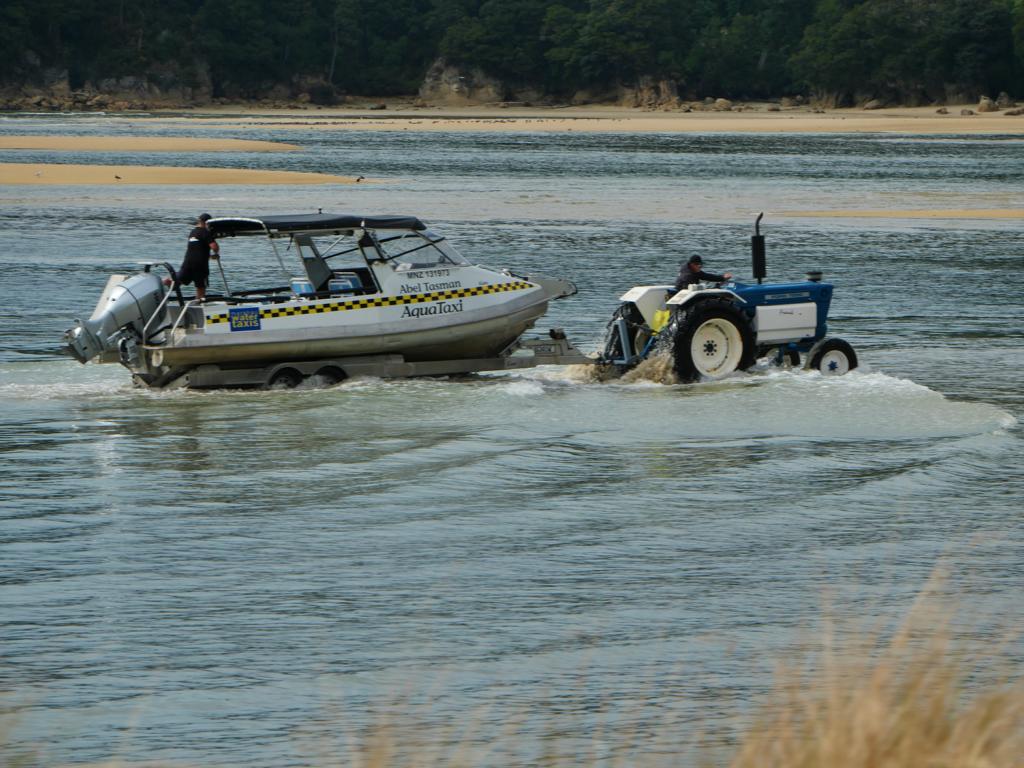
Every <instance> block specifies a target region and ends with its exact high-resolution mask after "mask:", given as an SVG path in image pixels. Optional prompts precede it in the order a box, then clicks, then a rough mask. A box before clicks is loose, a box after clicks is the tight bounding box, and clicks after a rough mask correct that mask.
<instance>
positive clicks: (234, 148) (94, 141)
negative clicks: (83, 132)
mask: <svg viewBox="0 0 1024 768" xmlns="http://www.w3.org/2000/svg"><path fill="white" fill-rule="evenodd" d="M0 149H45V150H55V151H58V152H294V151H295V150H298V149H302V147H299V146H298V145H296V144H285V143H283V142H277V141H249V140H248V139H201V138H191V137H176V136H0Z"/></svg>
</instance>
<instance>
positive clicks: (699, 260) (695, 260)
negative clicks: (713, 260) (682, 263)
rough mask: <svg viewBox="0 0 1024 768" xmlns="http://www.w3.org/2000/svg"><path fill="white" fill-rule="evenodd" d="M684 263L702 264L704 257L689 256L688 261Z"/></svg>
mask: <svg viewBox="0 0 1024 768" xmlns="http://www.w3.org/2000/svg"><path fill="white" fill-rule="evenodd" d="M686 263H687V264H703V263H704V259H702V258H701V257H700V256H691V257H690V260H689V261H688V262H686Z"/></svg>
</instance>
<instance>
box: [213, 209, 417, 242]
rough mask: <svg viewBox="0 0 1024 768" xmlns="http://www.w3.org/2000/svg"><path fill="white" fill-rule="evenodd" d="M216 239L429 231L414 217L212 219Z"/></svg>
mask: <svg viewBox="0 0 1024 768" xmlns="http://www.w3.org/2000/svg"><path fill="white" fill-rule="evenodd" d="M209 226H210V231H211V232H213V235H214V237H223V236H225V235H256V234H261V233H266V232H270V233H271V234H288V233H292V232H312V231H317V230H328V231H329V230H338V229H416V230H422V229H426V228H427V227H426V225H425V224H424V223H423V222H422V221H420V220H419V219H417V218H416V217H415V216H357V215H356V214H352V213H296V214H294V215H279V216H261V217H259V218H235V217H224V218H217V219H210V221H209Z"/></svg>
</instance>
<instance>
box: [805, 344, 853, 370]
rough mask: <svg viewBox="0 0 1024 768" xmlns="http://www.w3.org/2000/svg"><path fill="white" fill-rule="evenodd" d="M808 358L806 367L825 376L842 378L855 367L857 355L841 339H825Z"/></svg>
mask: <svg viewBox="0 0 1024 768" xmlns="http://www.w3.org/2000/svg"><path fill="white" fill-rule="evenodd" d="M809 357H810V363H809V365H808V366H807V367H808V368H810V369H811V370H812V371H819V372H820V373H822V374H823V375H825V376H842V375H843V374H844V373H849V372H850V371H852V370H853V369H854V368H856V367H857V364H858V363H857V353H856V352H854V351H853V347H852V346H851V345H850V344H849V342H846V341H843V340H842V339H826V340H825V341H824V342H823V343H822V344H821V345H820V346H819V347H818V348H817V349H815V350H814V351H813V352H812V353H811V355H810V356H809Z"/></svg>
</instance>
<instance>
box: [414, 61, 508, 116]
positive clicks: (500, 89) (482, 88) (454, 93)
mask: <svg viewBox="0 0 1024 768" xmlns="http://www.w3.org/2000/svg"><path fill="white" fill-rule="evenodd" d="M506 90H507V89H506V88H505V86H504V85H503V84H502V83H501V82H500V81H498V80H497V79H495V78H493V77H490V76H488V75H487V74H486V73H484V72H483V71H482V70H480V69H476V68H472V69H466V68H463V67H458V66H455V65H453V64H448V63H447V62H446V61H445V60H444V59H438V60H437V61H435V62H434V63H433V64H432V65H431V66H430V69H428V70H427V74H426V76H425V77H424V78H423V85H421V86H420V91H419V98H420V99H422V100H423V101H425V102H430V103H435V104H449V105H461V104H487V103H493V102H500V101H505V100H506Z"/></svg>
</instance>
